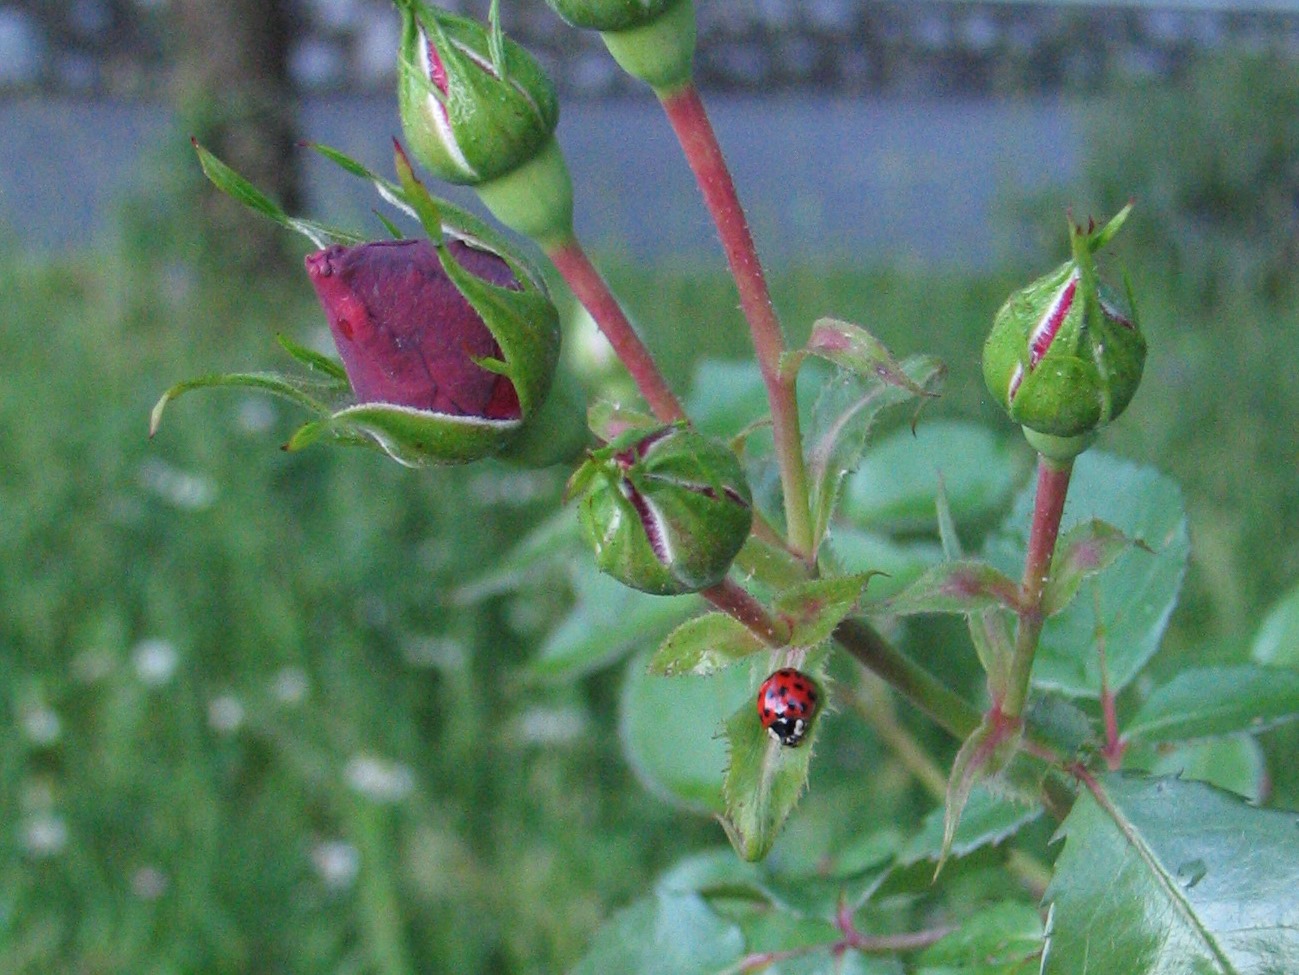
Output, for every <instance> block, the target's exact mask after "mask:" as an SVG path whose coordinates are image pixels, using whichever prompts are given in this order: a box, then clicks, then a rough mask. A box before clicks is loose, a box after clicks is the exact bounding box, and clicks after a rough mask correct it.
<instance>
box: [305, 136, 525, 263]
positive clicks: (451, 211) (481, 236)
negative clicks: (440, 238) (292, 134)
mask: <svg viewBox="0 0 1299 975" xmlns="http://www.w3.org/2000/svg"><path fill="white" fill-rule="evenodd" d="M307 148H308V149H311V150H313V151H315V152H317V153H319V154H320V155H321V156H323V157H324V158H325V159H327V160H329V161H330V162H332V163H334V164H335V165H336V166H338V167H339V168H341V169H342V170H343V171H344V172H347V173H350V174H351V175H353V176H357V177H360V178H361V179H364V180H365V181H366V182H368V183H370V184H371V185H372V186H373V187H374V188H375V191H376V192H378V194H379V196H380V197H382V198H383V200H384V201H386V202H387V203H390V204H392V205H393V206H395V207H397V209H399V210H401V211H402V212H403V213H405V214H406V215H407V216H409V217H411V218H412V219H415V220H418V219H419V214H418V213H417V212H416V209H415V206H414V204H413V203H412V202H411V200H410V199H409V198H408V196H407V194H406V190H404V189H403V188H402V187H401V185H400V184H398V183H394V182H393V181H392V180H390V179H385V178H384V177H382V176H380V175H378V174H377V173H375V172H374V171H373V170H371V169H369V168H367V167H366V166H365V165H364V164H363V163H360V162H358V161H357V160H355V159H353V158H352V157H350V156H348V155H347V154H346V153H343V152H340V151H339V150H337V149H333V148H331V147H329V146H325V145H320V144H319V143H307ZM421 189H423V187H422V186H421ZM425 192H427V191H425ZM431 198H432V200H433V202H434V204H435V205H436V206H437V212H438V216H439V218H440V220H441V229H442V230H443V231H445V232H448V233H451V234H453V235H454V236H456V237H459V238H460V239H461V240H463V241H464V242H465V243H467V244H472V245H474V246H475V247H478V248H479V249H481V250H488V251H491V252H492V253H494V254H496V255H498V256H499V257H500V258H501V259H502V260H503V261H505V262H506V263H507V264H509V265H510V270H511V271H513V272H514V276H515V278H517V279H519V280H520V281H521V280H522V279H523V277H524V276H525V275H526V276H527V278H528V279H529V280H530V281H531V282H533V283H534V284H535V285H536V286H537V287H539V288H544V287H545V278H544V277H543V276H542V274H541V271H540V270H538V268H537V266H536V265H535V264H533V263H532V262H531V261H530V260H528V259H527V258H526V257H525V256H524V255H523V253H522V252H521V251H519V250H518V248H516V247H515V246H514V245H513V244H511V243H510V241H509V240H508V239H507V238H506V237H505V235H504V234H502V233H501V232H500V231H499V230H497V229H496V228H495V227H493V226H492V225H491V224H489V223H487V222H486V221H485V220H483V219H482V218H480V217H478V216H476V215H475V214H473V213H470V212H469V211H468V210H465V209H463V208H462V207H458V206H456V205H455V204H454V203H452V202H451V201H450V200H446V199H443V198H442V197H438V196H434V197H431ZM424 230H425V233H427V234H428V235H429V238H430V239H433V238H434V236H435V234H434V233H433V232H432V231H430V229H429V228H428V227H425V228H424Z"/></svg>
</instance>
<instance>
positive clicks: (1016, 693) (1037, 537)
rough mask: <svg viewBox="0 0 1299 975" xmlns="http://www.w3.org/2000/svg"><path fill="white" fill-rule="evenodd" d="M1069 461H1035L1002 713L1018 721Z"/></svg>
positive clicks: (1039, 624) (1038, 629)
mask: <svg viewBox="0 0 1299 975" xmlns="http://www.w3.org/2000/svg"><path fill="white" fill-rule="evenodd" d="M1072 474H1073V461H1071V460H1070V461H1064V462H1057V461H1053V460H1048V459H1047V458H1046V457H1043V456H1041V455H1039V456H1038V459H1037V497H1036V499H1035V501H1034V504H1033V523H1032V526H1031V528H1030V529H1029V536H1028V554H1027V555H1026V556H1025V559H1024V580H1023V582H1022V583H1021V589H1022V596H1021V604H1020V605H1021V609H1020V611H1019V626H1018V628H1017V629H1016V631H1015V653H1014V656H1013V657H1012V658H1011V662H1010V680H1009V686H1008V687H1007V688H1006V700H1005V701H1004V702H1002V705H1001V710H1002V713H1003V714H1005V715H1006V716H1007V717H1010V718H1019V717H1020V716H1021V715H1023V713H1024V705H1025V704H1026V703H1027V702H1028V687H1029V679H1030V677H1031V675H1032V671H1033V655H1034V654H1035V653H1036V652H1037V643H1038V638H1039V637H1040V636H1041V635H1042V624H1043V623H1044V622H1045V620H1044V619H1043V618H1042V592H1043V590H1044V589H1045V588H1046V583H1047V580H1048V579H1049V578H1050V575H1051V559H1052V557H1053V556H1054V555H1055V541H1056V538H1058V537H1059V535H1060V519H1061V518H1062V517H1063V515H1064V502H1065V498H1066V496H1067V495H1068V493H1069V478H1070V476H1071V475H1072Z"/></svg>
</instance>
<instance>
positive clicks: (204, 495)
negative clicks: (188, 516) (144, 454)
mask: <svg viewBox="0 0 1299 975" xmlns="http://www.w3.org/2000/svg"><path fill="white" fill-rule="evenodd" d="M139 483H140V487H142V488H144V489H145V490H146V491H148V492H149V493H150V494H153V495H155V496H157V497H158V498H161V499H162V500H163V501H165V502H167V503H168V504H170V505H171V506H172V507H174V508H179V509H180V510H182V511H203V510H204V509H206V508H210V507H211V506H212V505H213V503H215V501H216V498H217V488H216V483H215V482H214V481H213V480H212V479H211V478H210V477H206V476H204V475H202V474H191V473H189V472H188V471H183V470H181V469H180V468H179V467H176V466H175V465H173V464H168V463H167V462H166V461H163V460H159V459H158V458H156V457H151V458H149V459H148V460H146V461H145V462H144V463H143V464H141V465H140V475H139Z"/></svg>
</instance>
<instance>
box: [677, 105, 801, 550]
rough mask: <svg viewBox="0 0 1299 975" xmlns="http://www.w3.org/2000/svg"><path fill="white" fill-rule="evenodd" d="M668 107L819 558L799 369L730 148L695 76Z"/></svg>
mask: <svg viewBox="0 0 1299 975" xmlns="http://www.w3.org/2000/svg"><path fill="white" fill-rule="evenodd" d="M660 100H661V101H662V103H663V110H664V111H665V112H666V113H667V117H668V121H669V122H670V123H671V124H672V128H673V130H674V131H675V132H676V134H677V139H678V140H679V141H680V142H681V148H682V150H683V151H684V153H685V156H686V161H687V162H688V163H689V164H690V168H691V169H692V170H693V171H694V174H695V179H696V180H697V181H698V183H699V189H700V191H701V192H702V193H703V196H704V204H705V205H706V206H707V207H708V212H709V213H710V214H711V215H712V218H713V223H715V224H716V225H717V233H718V236H719V237H720V238H721V241H722V248H723V249H724V250H725V251H726V260H727V262H728V263H729V264H730V266H731V275H732V276H733V277H734V278H735V285H736V288H737V289H738V290H739V295H740V307H741V308H742V309H743V310H744V317H745V318H746V319H747V320H748V323H749V331H750V333H751V334H752V336H753V348H754V351H755V352H756V353H757V357H758V366H759V368H760V369H761V370H762V380H763V382H764V383H765V384H766V387H767V400H768V402H769V404H770V406H771V422H772V435H773V438H774V440H775V449H776V459H777V462H778V463H779V464H780V480H781V486H782V487H783V489H784V493H785V520H786V523H787V527H788V533H789V544H790V548H791V549H792V550H793V551H794V552H796V553H798V554H799V555H800V556H802V557H803V558H805V559H810V558H811V552H812V549H813V546H814V539H813V538H812V525H811V517H810V515H809V509H808V488H807V469H806V465H805V464H804V460H803V448H802V436H801V434H800V432H799V428H798V400H797V397H796V395H795V385H794V384H795V378H796V377H795V376H793V375H786V374H784V373H783V372H782V371H781V368H780V359H781V356H782V355H783V354H784V352H785V337H784V335H783V334H782V332H781V329H780V322H779V320H778V319H777V318H776V310H775V308H774V307H773V306H772V304H771V294H770V292H769V291H768V289H767V280H766V277H765V276H764V274H763V271H762V263H761V261H760V260H759V259H758V251H757V248H756V247H755V246H754V244H753V235H752V234H751V233H749V224H748V221H747V220H746V219H745V216H744V209H743V207H741V205H740V198H739V196H738V195H737V194H736V192H735V183H734V181H733V180H732V179H731V172H730V170H729V169H728V168H727V165H726V159H725V157H724V156H723V155H722V148H721V146H720V145H719V144H718V142H717V135H716V133H715V132H714V131H713V126H712V123H711V122H710V121H709V120H708V113H707V111H706V110H705V109H704V103H703V100H702V99H701V98H700V97H699V91H698V89H697V88H695V86H694V84H693V83H691V84H687V85H685V86H684V87H682V88H680V89H678V90H676V91H672V92H669V93H666V94H660Z"/></svg>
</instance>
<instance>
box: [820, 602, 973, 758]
mask: <svg viewBox="0 0 1299 975" xmlns="http://www.w3.org/2000/svg"><path fill="white" fill-rule="evenodd" d="M834 638H835V640H837V641H838V642H839V644H840V645H841V646H842V647H843V648H844V649H845V650H847V651H848V652H849V653H850V654H852V655H853V656H854V657H856V658H857V660H858V661H860V662H861V663H862V664H863V665H864V666H865V667H866V668H867V669H868V670H870V671H872V672H873V673H875V674H877V675H878V676H880V677H882V678H883V679H884V680H885V681H887V682H888V683H889V684H890V685H892V687H893V689H894V690H896V691H898V693H900V694H901V695H902V696H903V697H905V698H906V699H907V700H909V701H910V702H911V703H912V704H914V705H915V706H916V707H917V708H919V709H920V710H921V711H923V712H924V713H925V714H926V715H928V716H929V717H930V718H931V719H933V721H934V722H935V723H936V724H937V725H938V726H939V727H941V728H942V729H943V730H945V731H947V732H948V733H950V734H951V735H952V736H953V737H955V738H957V739H960V740H961V741H964V740H965V739H966V738H968V737H969V736H970V735H972V734H973V733H974V731H975V729H976V728H978V727H979V721H980V716H979V712H978V710H977V709H976V708H975V707H974V706H973V705H972V704H970V703H969V702H968V701H966V700H965V699H964V698H962V697H961V696H960V695H959V694H957V693H956V692H955V691H952V690H951V689H950V688H948V687H946V686H944V685H943V684H942V683H940V682H939V681H938V679H937V678H936V677H934V675H933V674H931V673H929V671H927V670H925V669H924V668H923V667H921V666H920V665H919V664H918V663H916V662H915V661H914V660H912V659H911V658H910V657H908V656H907V655H906V654H904V653H903V652H902V651H901V650H899V649H898V648H897V647H895V646H893V644H891V643H889V641H888V640H886V639H884V637H883V636H881V635H880V634H879V633H878V632H876V630H875V629H874V628H873V627H872V626H871V625H870V624H869V623H866V622H864V621H862V620H856V619H846V620H844V621H843V622H842V623H840V624H839V625H838V626H836V627H835V629H834Z"/></svg>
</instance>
